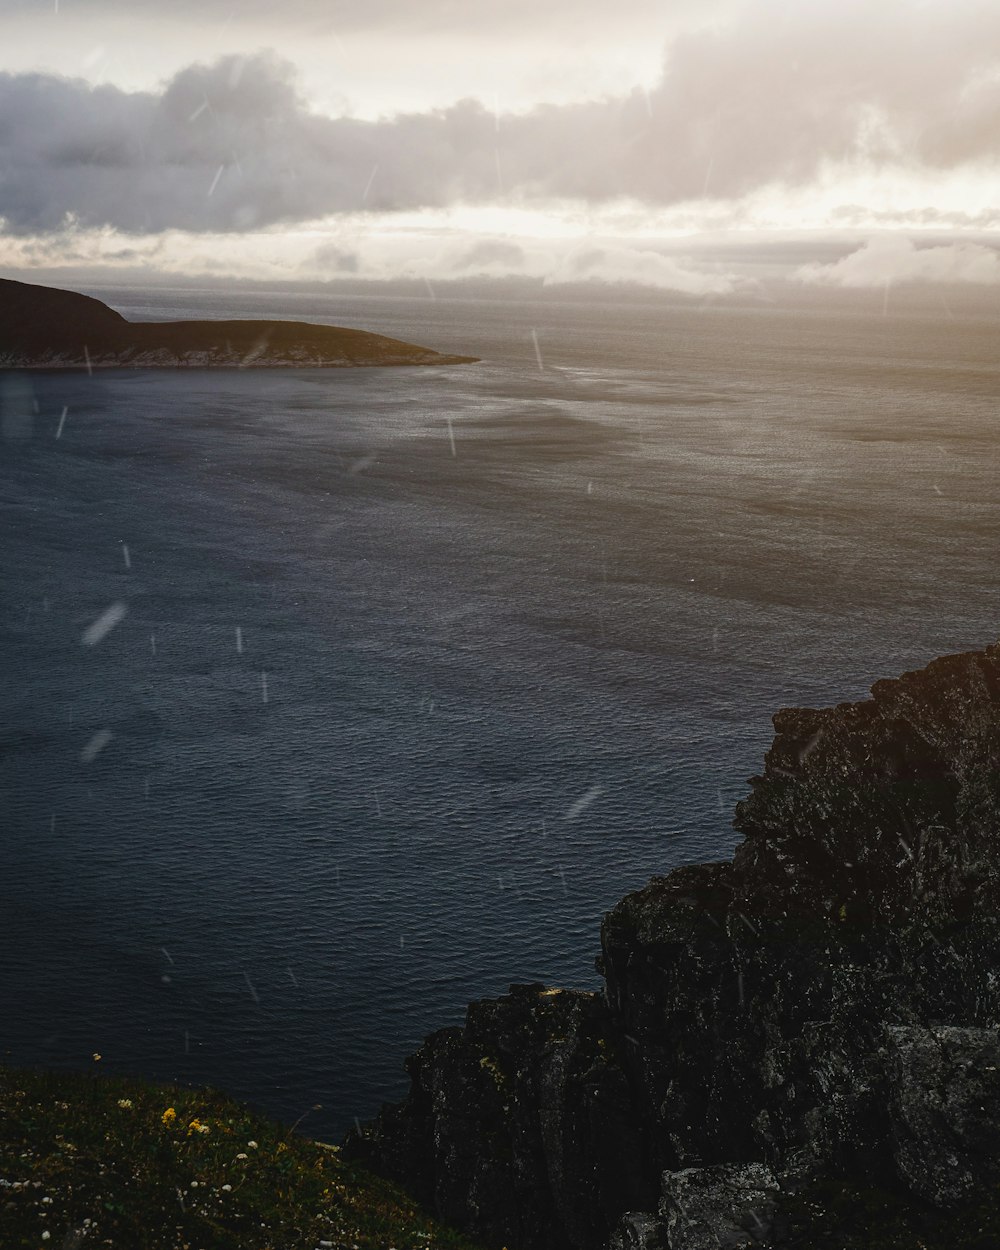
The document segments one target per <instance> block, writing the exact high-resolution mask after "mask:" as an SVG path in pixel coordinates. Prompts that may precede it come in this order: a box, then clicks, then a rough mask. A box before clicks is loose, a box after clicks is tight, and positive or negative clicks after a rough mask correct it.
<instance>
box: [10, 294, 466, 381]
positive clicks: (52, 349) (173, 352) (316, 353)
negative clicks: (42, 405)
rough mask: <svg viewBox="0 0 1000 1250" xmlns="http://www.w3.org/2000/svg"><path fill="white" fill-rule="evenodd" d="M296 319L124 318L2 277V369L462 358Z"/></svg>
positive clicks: (93, 303) (84, 298) (332, 364)
mask: <svg viewBox="0 0 1000 1250" xmlns="http://www.w3.org/2000/svg"><path fill="white" fill-rule="evenodd" d="M474 360H475V357H473V356H444V355H441V354H440V353H438V352H434V351H431V350H430V349H429V348H426V347H416V346H415V345H414V344H412V343H403V342H400V341H399V340H398V339H390V338H385V337H384V336H383V335H381V334H369V333H367V332H366V331H364V330H345V329H342V328H340V327H338V326H324V325H311V324H309V323H307V322H302V321H164V322H160V321H140V322H131V321H126V320H125V318H124V317H122V316H121V315H120V314H119V313H116V312H115V311H114V310H113V309H111V308H108V306H107V305H106V304H102V303H101V301H100V300H96V299H92V298H91V297H90V296H88V295H78V294H77V293H76V292H74V291H59V290H55V289H54V288H52V287H46V286H33V285H30V284H28V283H25V282H12V281H8V280H3V279H0V368H6V369H80V368H85V369H87V368H89V369H121V368H131V369H137V368H167V369H180V368H213V369H217V368H243V369H249V368H254V369H261V368H296V369H307V368H322V369H335V368H351V367H359V366H366V365H383V366H385V365H454V364H469V363H472V362H473V361H474Z"/></svg>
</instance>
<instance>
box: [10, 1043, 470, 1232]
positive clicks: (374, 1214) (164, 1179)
mask: <svg viewBox="0 0 1000 1250" xmlns="http://www.w3.org/2000/svg"><path fill="white" fill-rule="evenodd" d="M0 1246H3V1248H4V1250H86V1248H87V1247H89V1246H94V1247H97V1246H101V1247H107V1246H111V1247H114V1248H115V1250H318V1248H320V1247H323V1250H327V1248H329V1247H332V1248H333V1250H389V1247H395V1250H474V1247H473V1245H472V1243H471V1242H469V1241H467V1240H465V1239H464V1238H463V1237H461V1236H459V1235H458V1234H457V1233H455V1232H452V1231H451V1230H449V1229H446V1228H443V1227H442V1226H441V1225H440V1224H439V1223H437V1222H436V1221H435V1220H433V1219H431V1217H430V1216H428V1215H427V1214H426V1213H425V1212H424V1211H422V1210H420V1209H419V1208H418V1207H417V1206H416V1204H415V1203H414V1202H413V1201H412V1199H410V1198H409V1197H408V1196H407V1195H406V1194H404V1193H403V1192H402V1191H401V1190H400V1189H398V1188H396V1187H395V1186H393V1185H390V1184H388V1183H387V1182H385V1181H383V1180H380V1179H379V1178H377V1177H375V1176H372V1175H371V1174H370V1173H368V1172H366V1171H364V1170H363V1169H362V1168H359V1167H357V1166H356V1165H354V1164H351V1163H349V1162H346V1161H345V1160H343V1159H342V1158H341V1156H340V1152H339V1150H338V1148H337V1147H335V1146H326V1145H323V1144H321V1143H317V1142H313V1141H309V1140H307V1139H305V1138H303V1137H300V1136H297V1135H296V1134H295V1133H294V1132H293V1131H292V1130H290V1129H287V1128H285V1127H283V1126H282V1125H280V1124H277V1123H275V1122H273V1121H269V1120H267V1119H265V1118H263V1117H262V1116H259V1115H257V1114H255V1113H254V1112H252V1111H250V1110H248V1109H247V1108H246V1107H243V1106H241V1105H240V1104H239V1103H236V1102H233V1101H232V1100H231V1099H229V1098H226V1097H225V1096H224V1095H222V1094H218V1093H215V1092H213V1091H210V1090H196V1089H183V1088H180V1087H176V1086H167V1085H154V1084H151V1083H148V1082H144V1081H138V1080H132V1079H123V1078H118V1077H107V1076H104V1075H103V1074H102V1073H101V1072H100V1067H99V1060H98V1058H97V1056H95V1063H94V1071H93V1072H92V1073H70V1072H36V1071H23V1070H8V1069H0Z"/></svg>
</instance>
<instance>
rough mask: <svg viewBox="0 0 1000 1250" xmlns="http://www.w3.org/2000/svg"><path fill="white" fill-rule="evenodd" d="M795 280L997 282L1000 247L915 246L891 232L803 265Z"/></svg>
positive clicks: (878, 283) (999, 278) (855, 283)
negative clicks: (827, 261) (835, 256)
mask: <svg viewBox="0 0 1000 1250" xmlns="http://www.w3.org/2000/svg"><path fill="white" fill-rule="evenodd" d="M795 277H796V278H797V279H798V280H799V281H800V282H807V283H813V284H818V285H823V286H840V287H883V286H886V285H887V284H891V285H895V284H897V283H900V282H973V283H977V284H980V285H993V284H996V283H1000V252H998V251H997V250H996V249H995V248H992V247H985V246H983V245H982V244H979V243H948V244H945V245H942V246H937V247H917V246H916V245H915V244H914V243H913V242H912V240H910V239H907V238H903V237H900V236H896V235H882V236H879V237H877V238H874V239H870V240H869V241H868V242H867V243H866V244H865V245H864V246H863V247H860V248H858V250H857V251H856V252H851V254H850V255H849V256H844V257H843V258H842V259H840V260H838V261H835V262H833V263H831V264H827V265H817V264H812V265H803V266H802V267H801V268H800V269H798V270H796V273H795Z"/></svg>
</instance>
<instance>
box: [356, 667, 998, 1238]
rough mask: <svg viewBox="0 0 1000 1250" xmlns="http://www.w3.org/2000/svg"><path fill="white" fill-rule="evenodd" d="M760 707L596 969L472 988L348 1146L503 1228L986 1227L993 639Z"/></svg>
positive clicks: (954, 1234)
mask: <svg viewBox="0 0 1000 1250" xmlns="http://www.w3.org/2000/svg"><path fill="white" fill-rule="evenodd" d="M774 726H775V731H776V736H775V739H774V743H773V745H772V746H771V749H770V751H769V752H768V754H767V756H766V759H765V764H764V769H763V773H762V774H761V775H760V776H758V777H754V778H752V779H751V782H750V785H751V787H752V790H751V793H750V795H749V796H748V797H747V798H746V799H744V800H743V801H742V802H741V803H740V804H739V806H738V808H737V811H736V818H735V821H734V827H735V828H736V829H737V830H739V831H740V832H741V833H742V834H743V835H744V839H743V841H742V843H741V844H740V845H739V847H738V848H737V850H736V853H735V855H734V858H733V860H732V862H725V863H714V864H705V865H701V866H695V867H684V868H679V869H677V870H675V871H674V872H672V873H670V874H669V876H666V877H657V878H653V880H652V881H650V883H649V884H648V885H647V886H646V887H645V888H644V889H642V890H640V891H638V892H637V893H634V894H630V895H629V896H627V897H626V898H624V899H623V900H622V901H621V902H620V903H619V904H618V905H617V906H616V907H615V908H614V909H613V910H612V911H611V912H610V914H609V915H608V916H607V917H606V918H605V920H604V924H603V927H602V932H601V944H602V949H603V954H602V956H601V957H600V959H599V960H598V969H599V971H600V972H601V973H602V974H603V977H604V980H605V989H604V992H603V993H602V994H588V993H579V992H572V991H560V990H553V989H546V988H544V987H543V986H539V985H533V986H512V987H511V993H510V994H509V996H506V997H504V998H501V999H499V1000H496V1001H488V1002H479V1003H474V1004H473V1005H472V1006H470V1008H469V1010H468V1016H467V1020H466V1023H465V1026H464V1028H452V1029H445V1030H442V1031H441V1032H438V1033H436V1034H434V1035H432V1036H431V1037H430V1038H428V1039H427V1041H426V1042H425V1044H424V1046H423V1047H422V1048H421V1050H419V1051H418V1052H417V1054H416V1055H414V1056H413V1057H412V1058H411V1059H409V1060H408V1061H407V1068H408V1071H409V1074H410V1078H411V1089H410V1093H409V1095H408V1097H407V1099H406V1100H405V1102H403V1103H402V1104H399V1105H397V1106H387V1107H385V1108H383V1111H382V1113H381V1115H380V1116H379V1118H378V1119H377V1121H376V1122H375V1123H374V1124H373V1125H371V1126H368V1127H367V1128H366V1129H365V1130H363V1132H362V1133H361V1135H360V1136H355V1137H354V1138H353V1139H352V1140H351V1141H350V1143H349V1145H350V1148H351V1149H353V1150H354V1151H355V1152H356V1153H358V1154H361V1155H363V1156H364V1157H365V1158H366V1159H368V1160H370V1161H371V1162H372V1163H374V1165H375V1166H376V1167H377V1168H378V1169H379V1170H381V1171H382V1172H383V1173H385V1174H386V1175H388V1176H390V1177H392V1178H394V1179H396V1180H399V1181H402V1182H403V1183H404V1184H405V1185H407V1186H408V1187H409V1188H410V1189H411V1190H412V1191H413V1192H414V1193H415V1194H416V1195H417V1196H418V1197H420V1198H422V1199H423V1200H424V1201H426V1202H427V1203H428V1204H430V1205H431V1206H433V1207H434V1208H435V1209H436V1210H437V1212H438V1213H439V1214H440V1215H441V1216H442V1217H443V1218H446V1219H447V1220H449V1221H451V1222H453V1223H455V1224H457V1225H458V1226H460V1227H463V1228H465V1229H467V1230H469V1231H470V1232H472V1233H474V1234H475V1235H476V1236H478V1237H480V1238H481V1239H482V1240H483V1241H484V1242H486V1244H487V1245H490V1246H495V1247H500V1246H507V1247H509V1248H510V1250H604V1248H605V1247H608V1246H611V1247H613V1248H614V1250H626V1248H628V1247H632V1248H634V1250H718V1247H719V1246H724V1247H739V1246H751V1245H756V1246H772V1245H773V1246H780V1245H788V1246H792V1247H794V1250H799V1248H800V1247H803V1248H804V1247H806V1246H809V1247H812V1246H820V1245H822V1246H827V1245H829V1246H837V1247H843V1246H846V1245H855V1244H856V1245H859V1246H861V1245H865V1246H867V1245H872V1246H874V1245H875V1244H878V1245H883V1244H884V1245H886V1246H897V1245H899V1246H902V1245H904V1244H905V1245H907V1246H913V1245H919V1244H926V1246H927V1247H928V1250H930V1248H931V1247H932V1246H936V1245H939V1244H940V1245H947V1246H950V1247H958V1246H960V1245H961V1246H965V1245H968V1246H987V1245H997V1244H1000V1206H998V1205H997V1195H998V1193H1000V871H998V870H1000V644H998V645H995V646H991V647H988V648H987V649H986V650H984V651H981V652H975V653H970V654H964V655H954V656H947V657H944V658H942V659H938V660H935V661H934V662H933V663H931V664H930V665H928V667H927V668H925V669H923V670H922V671H920V672H913V673H906V674H904V675H903V676H902V677H900V678H898V679H896V680H892V681H880V682H877V683H876V684H875V686H874V687H873V688H872V697H871V699H869V700H866V701H864V702H860V703H853V704H851V703H845V704H841V705H839V706H837V707H833V708H826V709H822V710H813V709H786V710H783V711H780V712H778V713H777V714H776V715H775V717H774ZM831 1184H833V1185H834V1187H835V1189H836V1192H837V1194H838V1195H840V1199H841V1200H842V1199H843V1195H845V1194H847V1195H854V1198H852V1200H851V1202H848V1203H847V1204H846V1208H845V1206H844V1203H843V1201H841V1204H840V1205H841V1209H840V1210H839V1211H838V1210H835V1209H834V1208H835V1207H836V1205H837V1203H836V1202H833V1203H832V1204H831V1203H829V1202H826V1201H825V1200H824V1199H823V1197H822V1194H823V1193H824V1192H829V1187H830V1185H831ZM824 1186H826V1187H827V1189H826V1191H824ZM872 1194H874V1195H875V1202H874V1205H872V1206H870V1208H868V1209H867V1214H865V1213H864V1212H861V1209H860V1205H859V1204H861V1205H863V1195H868V1197H869V1199H870V1197H871V1195H872ZM852 1202H853V1206H852ZM875 1210H877V1211H878V1212H879V1213H880V1214H878V1215H877V1216H876V1215H875V1214H872V1211H875ZM886 1212H888V1215H886ZM883 1218H884V1219H885V1220H888V1223H886V1224H885V1228H886V1229H887V1230H888V1231H886V1232H885V1240H879V1241H877V1242H876V1238H875V1237H874V1235H873V1233H872V1228H873V1227H874V1224H873V1223H872V1222H873V1221H875V1222H877V1220H878V1219H883ZM852 1220H853V1221H854V1223H853V1224H852V1223H851V1221H852ZM991 1221H992V1223H991ZM866 1222H867V1223H866ZM881 1227H882V1225H880V1228H881ZM824 1229H825V1230H826V1233H824V1232H823V1230H824ZM900 1230H902V1231H900ZM935 1230H938V1232H940V1230H945V1232H943V1233H941V1237H943V1240H938V1241H936V1240H935V1237H936V1236H937V1235H938V1232H936V1231H935ZM854 1233H858V1234H859V1235H860V1236H861V1237H862V1240H859V1241H852V1240H850V1237H851V1236H852V1235H854ZM827 1234H828V1240H823V1237H824V1236H826V1235H827ZM897 1234H898V1236H897ZM903 1234H905V1237H904V1236H903ZM880 1235H881V1234H880ZM977 1237H981V1238H985V1240H976V1238H977ZM894 1238H895V1239H894ZM900 1238H903V1239H900ZM991 1238H993V1240H990V1239H991Z"/></svg>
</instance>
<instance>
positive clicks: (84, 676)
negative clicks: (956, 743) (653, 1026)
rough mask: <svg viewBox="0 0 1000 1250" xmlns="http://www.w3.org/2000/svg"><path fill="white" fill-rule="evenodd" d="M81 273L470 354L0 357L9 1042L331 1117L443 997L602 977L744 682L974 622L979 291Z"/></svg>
mask: <svg viewBox="0 0 1000 1250" xmlns="http://www.w3.org/2000/svg"><path fill="white" fill-rule="evenodd" d="M93 293H95V294H100V295H101V296H102V297H103V298H106V299H107V300H108V301H109V302H111V303H112V304H113V305H114V306H115V307H118V308H119V309H121V310H122V311H123V312H125V313H126V314H127V315H130V316H135V317H163V318H169V317H186V316H240V315H243V316H270V317H283V316H284V317H297V318H303V319H312V320H330V321H333V322H339V323H341V324H350V325H358V326H361V327H367V328H370V329H373V330H378V331H380V332H383V333H388V334H393V335H397V336H399V337H404V338H408V339H411V340H414V341H417V342H421V343H425V344H426V345H428V346H432V347H437V348H439V349H441V350H452V351H463V352H465V351H469V352H475V353H477V354H479V355H481V356H482V357H483V361H482V363H480V364H478V365H473V366H467V367H447V368H440V369H412V370H403V369H396V370H357V371H302V372H298V371H293V372H268V371H255V370H247V371H245V372H232V373H230V372H216V373H212V372H202V371H192V372H178V373H155V372H147V373H139V372H135V373H121V374H108V373H101V374H95V375H94V376H93V377H88V376H87V375H86V374H83V373H37V374H30V375H22V374H14V373H7V374H0V432H2V437H0V465H2V469H0V472H2V485H3V490H2V518H3V604H2V617H0V624H2V631H3V638H2V658H3V681H2V683H0V707H2V724H0V787H2V808H0V811H2V835H0V855H2V863H0V924H2V932H3V948H4V956H3V959H2V961H0V1057H2V1058H3V1059H4V1060H5V1061H7V1062H15V1063H24V1064H45V1065H52V1066H67V1067H83V1066H87V1065H88V1064H89V1063H90V1062H91V1061H90V1055H91V1053H92V1052H94V1051H97V1052H100V1053H101V1054H102V1056H103V1059H102V1064H103V1065H104V1066H105V1067H107V1068H110V1069H113V1070H116V1071H123V1072H135V1073H142V1074H145V1075H148V1076H152V1077H157V1078H164V1079H178V1080H181V1081H184V1082H191V1083H210V1084H214V1085H217V1086H219V1087H222V1088H224V1089H226V1090H228V1091H230V1092H232V1093H234V1094H236V1095H237V1096H240V1097H242V1098H245V1099H247V1100H249V1101H251V1102H253V1103H254V1104H255V1105H257V1106H258V1107H261V1108H263V1109H265V1110H267V1111H269V1112H272V1113H274V1114H277V1115H279V1116H282V1117H284V1118H285V1119H286V1120H287V1121H289V1122H290V1121H293V1120H296V1119H298V1118H299V1116H300V1115H302V1114H303V1112H305V1111H307V1110H308V1109H309V1108H312V1107H313V1106H314V1105H316V1104H320V1105H321V1107H322V1110H320V1111H315V1112H312V1111H310V1113H309V1115H308V1117H307V1118H306V1120H305V1121H304V1123H303V1129H304V1130H307V1131H312V1132H314V1133H315V1134H317V1135H321V1134H322V1135H327V1136H336V1135H338V1134H340V1133H341V1132H343V1131H344V1130H345V1129H346V1128H347V1127H348V1126H350V1124H351V1123H352V1122H353V1120H354V1118H355V1116H357V1117H360V1118H362V1119H363V1118H365V1117H367V1116H369V1115H371V1114H372V1113H373V1112H374V1111H375V1110H376V1109H377V1107H378V1105H379V1103H380V1102H381V1101H382V1100H383V1099H388V1098H393V1097H397V1096H399V1095H400V1094H401V1093H402V1092H403V1091H404V1090H405V1086H406V1081H405V1077H404V1076H403V1073H402V1066H401V1065H402V1060H403V1058H404V1056H405V1055H406V1054H407V1053H409V1052H410V1051H412V1050H413V1049H414V1048H415V1047H416V1045H417V1044H418V1043H419V1041H420V1040H421V1038H422V1037H423V1036H424V1035H425V1034H426V1033H427V1032H429V1031H431V1030H432V1029H434V1028H438V1027H442V1026H444V1025H448V1024H453V1023H457V1022H460V1020H461V1018H462V1014H463V1008H464V1005H465V1004H466V1003H467V1002H468V1001H469V1000H471V999H474V998H479V997H485V996H489V995H494V994H496V993H499V992H503V991H504V990H505V989H506V987H507V985H508V984H509V983H510V982H515V981H530V980H544V981H546V982H549V983H553V984H561V985H572V986H579V987H595V986H596V985H597V977H596V974H595V972H594V968H593V960H594V956H595V955H596V954H597V952H598V931H599V923H600V918H601V915H602V914H603V912H605V911H606V910H607V909H608V908H609V907H611V906H612V905H613V904H614V902H615V901H616V900H617V899H618V898H619V897H620V896H621V895H622V894H623V893H625V892H627V891H629V890H632V889H636V888H639V887H640V886H642V885H643V884H644V883H645V881H646V880H647V879H648V878H649V876H650V875H652V874H662V873H665V872H667V871H668V870H669V869H670V868H672V867H674V866H675V865H678V864H681V863H685V862H692V861H699V860H706V859H718V858H722V857H725V856H727V855H728V854H729V853H730V852H731V850H732V847H733V845H734V840H735V835H734V834H733V832H732V830H731V827H730V821H731V814H732V808H733V806H734V804H735V802H736V801H737V800H738V798H739V797H741V795H742V794H744V793H745V791H746V788H747V787H746V778H747V777H748V776H750V775H751V774H752V773H753V772H755V771H757V770H758V768H759V765H760V761H761V757H762V755H763V752H764V751H765V749H766V747H767V745H768V743H769V740H770V736H771V726H770V715H771V713H772V712H773V711H774V710H775V709H776V708H778V707H781V706H787V705H791V704H812V705H823V704H827V703H831V702H839V701H843V700H847V699H856V698H860V697H863V696H864V695H865V694H866V692H867V689H868V687H869V686H870V684H871V682H872V681H874V680H876V679H878V678H880V677H885V676H892V675H894V674H896V673H898V672H901V671H903V670H905V669H907V668H914V667H919V666H921V665H923V664H924V663H926V662H927V661H928V660H930V659H931V658H933V657H934V656H935V655H938V654H941V653H946V652H950V651H957V650H962V649H966V648H971V647H978V646H982V645H984V644H986V643H988V642H991V641H994V640H995V639H996V637H997V635H998V632H1000V595H998V572H997V570H998V559H997V558H998V555H1000V543H998V539H1000V513H998V498H997V496H998V488H997V482H998V481H1000V473H998V470H1000V440H998V438H997V423H998V413H1000V407H998V402H997V400H998V369H997V330H998V328H1000V316H998V315H997V313H996V311H995V310H993V309H992V308H991V307H990V306H989V305H986V304H984V303H983V301H982V300H980V301H979V302H978V303H974V302H969V301H966V302H965V303H963V298H962V295H961V293H960V292H950V293H949V295H948V299H947V300H946V301H943V300H940V299H938V298H936V297H935V298H934V299H930V298H927V299H923V300H922V301H921V302H918V301H911V302H910V303H905V304H904V303H903V302H902V301H901V300H897V299H896V298H895V297H894V300H893V304H892V307H891V308H890V309H888V310H885V308H884V300H883V295H882V293H881V292H879V293H877V295H871V296H868V295H865V294H861V295H848V294H845V293H839V294H837V295H831V296H828V297H826V298H825V299H819V298H818V297H816V296H807V295H796V296H794V297H792V296H791V295H789V296H788V297H787V298H785V299H782V298H779V299H777V301H776V302H768V301H766V300H762V299H757V300H748V301H746V302H744V303H743V304H742V305H740V306H733V305H732V304H728V305H726V304H715V305H708V306H699V305H697V304H694V303H679V302H674V303H671V302H670V301H669V300H665V299H664V300H651V299H648V298H647V299H645V300H641V301H640V300H633V301H631V302H630V301H629V300H627V299H625V298H624V297H623V296H621V295H620V294H619V295H614V294H611V293H605V294H604V295H603V296H602V297H601V298H600V299H587V298H585V297H584V296H582V295H581V296H579V297H578V298H575V299H569V298H557V297H555V296H554V295H552V294H551V293H549V294H548V295H546V297H545V298H544V299H542V298H540V299H537V300H527V299H523V300H517V299H513V298H507V299H503V300H497V299H493V300H491V299H489V298H482V297H474V293H473V294H470V293H469V292H466V293H465V294H464V296H463V298H454V297H449V298H442V297H441V296H440V293H437V294H438V298H435V299H431V298H430V297H429V295H428V297H427V298H401V297H388V296H380V297H363V296H361V295H357V294H353V295H352V294H341V295H337V294H323V293H317V292H316V291H309V290H304V289H289V290H287V291H280V290H271V291H247V290H241V291H223V290H213V289H207V288H206V289H202V290H166V289H161V290H154V291H152V292H146V293H144V294H142V295H138V294H136V293H135V292H134V291H129V290H124V289H123V290H108V291H96V290H95V291H94V292H93ZM884 312H885V314H886V315H883V313H884ZM536 345H537V351H536ZM64 414H65V415H64ZM109 609H113V611H112V612H111V615H110V616H108V615H107V614H108V612H109ZM102 618H103V621H104V627H107V626H109V625H110V628H107V629H106V632H103V634H102V636H101V637H100V638H99V639H97V640H96V641H94V640H93V639H94V634H95V633H98V634H100V633H102V629H101V628H99V629H97V630H96V631H94V632H93V633H91V634H89V635H88V634H87V631H88V629H89V628H90V627H91V626H92V625H93V624H94V622H95V621H100V620H102ZM114 618H119V619H117V623H114V624H112V623H111V622H112V620H113V619H114ZM88 637H89V638H90V639H91V642H90V644H89V645H88V643H87V641H86V638H88Z"/></svg>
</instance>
